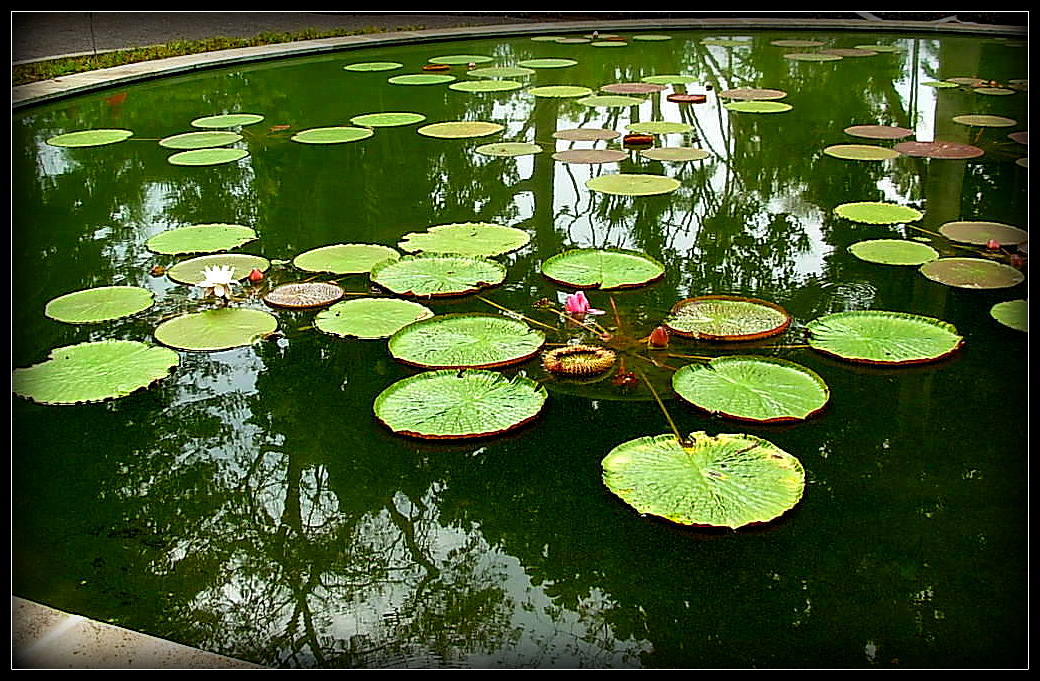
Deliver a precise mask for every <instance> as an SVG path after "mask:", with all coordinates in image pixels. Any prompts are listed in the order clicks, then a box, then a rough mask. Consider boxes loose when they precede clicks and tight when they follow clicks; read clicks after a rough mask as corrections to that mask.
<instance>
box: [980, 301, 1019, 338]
mask: <svg viewBox="0 0 1040 681" xmlns="http://www.w3.org/2000/svg"><path fill="white" fill-rule="evenodd" d="M989 313H990V316H992V317H993V319H996V320H997V321H998V322H1000V323H1001V324H1003V325H1004V326H1007V327H1009V328H1012V329H1015V330H1016V331H1025V332H1028V331H1029V304H1028V303H1027V302H1026V301H1025V300H1007V301H1004V302H1003V303H997V304H996V305H994V306H993V307H991V308H990V310H989Z"/></svg>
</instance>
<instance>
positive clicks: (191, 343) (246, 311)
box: [155, 307, 278, 352]
mask: <svg viewBox="0 0 1040 681" xmlns="http://www.w3.org/2000/svg"><path fill="white" fill-rule="evenodd" d="M277 329H278V320H277V319H275V318H274V316H273V315H271V314H269V313H267V312H264V311H263V310H253V309H251V308H246V307H223V308H217V309H214V310H204V311H202V312H192V313H189V314H184V315H180V316H179V317H174V318H173V319H169V320H167V321H165V322H163V323H162V324H160V325H159V326H158V327H156V329H155V339H156V340H157V341H159V342H160V343H162V344H163V345H168V346H170V347H171V348H177V349H179V350H196V351H202V352H206V351H215V350H227V349H229V348H237V347H240V346H243V345H250V344H252V343H253V342H254V341H256V340H257V339H259V338H262V337H264V336H266V335H267V334H269V333H273V332H274V331H276V330H277Z"/></svg>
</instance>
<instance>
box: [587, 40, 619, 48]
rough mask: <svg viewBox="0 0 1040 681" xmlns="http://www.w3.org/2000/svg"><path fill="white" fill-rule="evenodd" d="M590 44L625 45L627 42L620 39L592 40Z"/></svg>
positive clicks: (596, 45)
mask: <svg viewBox="0 0 1040 681" xmlns="http://www.w3.org/2000/svg"><path fill="white" fill-rule="evenodd" d="M591 45H592V46H593V47H625V46H626V45H628V43H626V42H624V41H621V40H594V41H592V43H591Z"/></svg>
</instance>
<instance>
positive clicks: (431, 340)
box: [387, 313, 545, 369]
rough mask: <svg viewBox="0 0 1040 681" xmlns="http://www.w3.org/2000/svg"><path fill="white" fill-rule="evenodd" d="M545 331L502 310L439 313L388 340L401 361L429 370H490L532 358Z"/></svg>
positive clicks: (391, 353) (396, 357) (405, 328)
mask: <svg viewBox="0 0 1040 681" xmlns="http://www.w3.org/2000/svg"><path fill="white" fill-rule="evenodd" d="M544 344H545V334H544V333H542V332H541V331H538V330H537V329H532V328H531V327H529V326H528V325H527V324H525V323H524V322H523V321H521V320H518V319H512V318H510V317H506V316H504V315H499V314H472V313H471V314H446V315H437V316H435V317H430V318H429V319H424V320H421V321H417V322H415V323H413V324H409V325H407V326H405V327H403V328H402V329H400V330H399V331H397V332H396V333H395V334H394V335H393V336H391V337H390V340H389V341H388V342H387V348H388V349H389V350H390V355H391V356H392V357H393V358H394V359H396V360H397V361H399V362H403V363H405V364H410V365H412V366H417V367H422V368H424V369H463V368H468V369H490V368H494V367H502V366H507V365H510V364H517V363H519V362H523V361H524V360H527V359H530V358H531V357H533V356H534V355H536V354H537V353H538V351H539V350H541V348H542V345H544Z"/></svg>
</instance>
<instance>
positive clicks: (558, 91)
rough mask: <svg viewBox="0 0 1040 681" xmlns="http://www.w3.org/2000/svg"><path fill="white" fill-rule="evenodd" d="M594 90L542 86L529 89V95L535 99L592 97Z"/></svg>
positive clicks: (580, 86) (564, 86)
mask: <svg viewBox="0 0 1040 681" xmlns="http://www.w3.org/2000/svg"><path fill="white" fill-rule="evenodd" d="M592 92H593V90H592V88H587V87H585V86H584V85H541V86H538V87H533V88H529V89H528V90H527V94H529V95H534V96H535V97H553V98H556V97H586V96H588V95H591V94H592Z"/></svg>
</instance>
